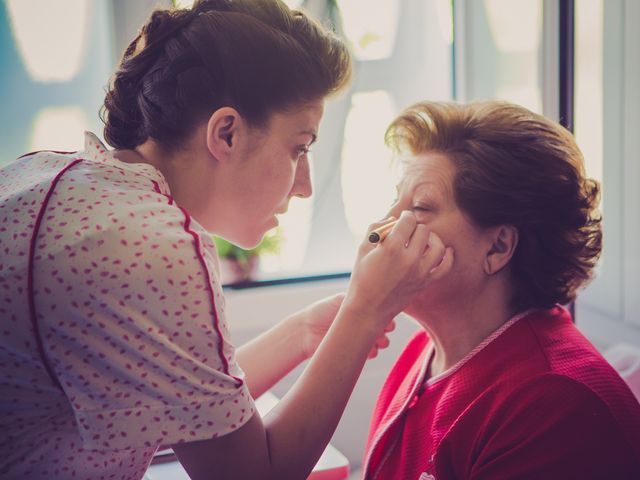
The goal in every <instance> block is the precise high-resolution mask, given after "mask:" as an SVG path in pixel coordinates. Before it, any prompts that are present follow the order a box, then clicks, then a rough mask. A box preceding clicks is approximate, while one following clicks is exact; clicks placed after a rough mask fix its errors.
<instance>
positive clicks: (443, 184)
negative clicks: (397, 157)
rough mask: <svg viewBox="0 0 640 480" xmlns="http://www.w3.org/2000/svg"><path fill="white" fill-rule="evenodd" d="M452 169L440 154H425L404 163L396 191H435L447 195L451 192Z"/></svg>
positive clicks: (449, 163)
mask: <svg viewBox="0 0 640 480" xmlns="http://www.w3.org/2000/svg"><path fill="white" fill-rule="evenodd" d="M454 173H455V171H454V168H453V165H452V164H451V162H450V161H449V160H448V159H447V158H446V157H445V156H444V155H442V154H437V153H436V154H425V155H420V156H418V157H415V158H413V159H410V160H408V161H406V162H405V163H404V168H403V172H402V178H401V179H400V182H399V183H398V189H402V190H407V189H408V190H412V191H413V190H418V189H430V190H433V189H435V190H437V191H439V192H440V193H443V194H449V193H450V192H452V190H453V177H454Z"/></svg>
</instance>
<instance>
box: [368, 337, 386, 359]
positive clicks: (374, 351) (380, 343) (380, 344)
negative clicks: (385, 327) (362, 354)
mask: <svg viewBox="0 0 640 480" xmlns="http://www.w3.org/2000/svg"><path fill="white" fill-rule="evenodd" d="M390 343H391V341H390V340H389V337H387V336H386V335H384V334H383V335H380V336H379V337H378V339H377V340H376V343H375V345H374V346H373V347H371V350H370V351H369V355H367V358H368V359H372V358H375V357H377V356H378V351H379V350H384V349H385V348H387V347H388V346H389V344H390Z"/></svg>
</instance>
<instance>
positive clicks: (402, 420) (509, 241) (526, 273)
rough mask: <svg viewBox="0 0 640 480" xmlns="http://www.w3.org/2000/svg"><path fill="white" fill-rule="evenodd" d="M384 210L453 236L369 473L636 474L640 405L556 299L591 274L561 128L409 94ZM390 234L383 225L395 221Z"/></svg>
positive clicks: (388, 396)
mask: <svg viewBox="0 0 640 480" xmlns="http://www.w3.org/2000/svg"><path fill="white" fill-rule="evenodd" d="M387 141H388V143H390V144H391V146H392V147H394V148H395V149H396V150H397V151H399V152H400V153H402V154H404V155H405V171H404V176H403V179H402V181H401V182H400V184H399V186H398V199H397V202H396V203H395V205H394V206H393V208H392V211H391V214H392V215H397V214H398V213H399V212H400V211H402V210H406V209H409V210H412V211H413V212H415V215H416V216H417V219H418V223H421V224H424V225H426V226H427V227H428V228H429V229H430V230H431V231H432V232H435V233H437V234H438V235H439V236H440V238H442V240H443V242H444V243H445V244H446V245H447V246H450V247H453V250H454V252H455V260H454V264H453V267H452V270H451V271H450V272H449V273H448V274H447V275H446V276H444V277H442V278H441V279H439V280H437V281H435V282H433V283H432V284H431V285H429V286H428V287H427V288H425V289H424V290H423V291H422V292H421V293H419V294H418V295H417V296H416V297H415V298H414V300H413V302H412V304H411V305H410V306H409V308H407V309H406V310H405V312H406V313H407V314H409V315H411V316H412V317H413V318H415V319H416V320H417V321H418V323H419V324H420V325H421V326H422V329H421V331H420V332H419V333H417V334H416V335H415V337H414V338H413V339H411V340H410V342H409V343H408V345H407V346H406V347H405V350H404V351H403V353H402V354H401V356H400V357H399V359H398V360H397V362H396V364H395V366H394V367H393V369H392V371H391V373H390V375H389V377H388V378H387V380H386V383H385V385H384V387H383V389H382V392H381V394H380V396H379V399H378V403H377V406H376V409H375V413H374V418H373V421H372V425H371V431H370V436H369V441H368V446H367V452H366V456H365V462H364V478H367V479H374V478H375V479H390V478H397V479H415V480H418V479H421V480H423V479H433V478H437V479H453V478H455V479H476V480H477V479H526V478H532V479H533V478H535V479H541V478H544V479H555V478H558V479H568V478H612V479H613V478H615V479H625V478H634V479H638V478H640V405H639V404H638V402H637V400H636V399H635V398H634V397H633V395H632V393H631V392H630V390H629V388H627V386H626V384H625V383H624V382H623V380H622V379H621V378H620V377H619V376H618V375H617V373H616V372H615V371H614V370H613V369H612V368H611V367H610V366H609V365H608V364H607V362H606V361H605V360H604V359H603V358H602V356H601V355H600V354H599V353H598V352H597V351H596V349H595V348H594V347H593V346H592V345H591V344H590V343H589V341H588V340H587V339H586V338H585V337H584V336H583V335H582V334H581V333H580V332H579V331H578V329H577V328H576V326H575V325H574V324H573V323H572V321H571V317H570V315H569V313H568V312H567V310H565V309H564V308H563V307H562V306H560V305H561V304H566V303H568V302H570V301H572V300H573V299H574V298H575V296H576V291H577V290H578V288H579V287H581V286H582V285H583V284H584V283H585V282H586V281H587V280H588V279H589V278H590V276H591V273H592V270H593V267H594V265H595V264H596V261H597V259H598V257H599V254H600V250H601V242H602V232H601V222H600V218H599V216H598V214H597V211H596V207H597V203H598V198H599V188H598V185H597V184H596V182H594V181H593V180H590V179H587V178H585V172H584V167H583V160H582V155H581V153H580V151H579V149H578V147H577V146H576V143H575V141H574V139H573V138H572V136H571V135H570V134H569V133H568V132H567V131H565V130H564V129H563V128H561V127H560V126H558V125H556V124H555V123H553V122H551V121H549V120H547V119H545V118H544V117H542V116H539V115H536V114H534V113H531V112H530V111H528V110H526V109H524V108H522V107H518V106H516V105H511V104H506V103H499V102H486V103H476V104H471V105H466V106H463V105H455V104H443V103H421V104H417V105H414V106H413V107H410V108H409V109H407V110H406V111H405V112H404V113H403V114H402V115H401V116H400V117H399V118H397V119H396V120H395V121H394V122H393V123H392V125H391V126H390V128H389V130H388V132H387ZM392 235H393V234H392Z"/></svg>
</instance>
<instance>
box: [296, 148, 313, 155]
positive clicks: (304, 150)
mask: <svg viewBox="0 0 640 480" xmlns="http://www.w3.org/2000/svg"><path fill="white" fill-rule="evenodd" d="M310 151H311V149H310V148H309V146H308V145H299V146H297V147H296V157H297V158H301V157H304V156H305V155H307V154H308V153H309V152H310Z"/></svg>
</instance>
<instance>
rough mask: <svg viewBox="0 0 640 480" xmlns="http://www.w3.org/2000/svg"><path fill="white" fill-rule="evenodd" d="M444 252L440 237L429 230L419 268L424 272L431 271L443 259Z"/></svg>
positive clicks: (444, 248)
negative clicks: (426, 244)
mask: <svg viewBox="0 0 640 480" xmlns="http://www.w3.org/2000/svg"><path fill="white" fill-rule="evenodd" d="M445 252H446V247H445V245H444V243H443V242H442V240H441V239H440V237H439V236H438V235H437V234H436V233H434V232H429V238H428V248H427V250H426V252H425V253H424V255H423V256H422V259H421V260H420V270H421V271H422V272H423V273H424V274H426V273H427V272H431V271H432V270H433V269H434V268H435V267H437V266H438V265H440V263H441V262H442V260H443V259H444V256H445Z"/></svg>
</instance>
